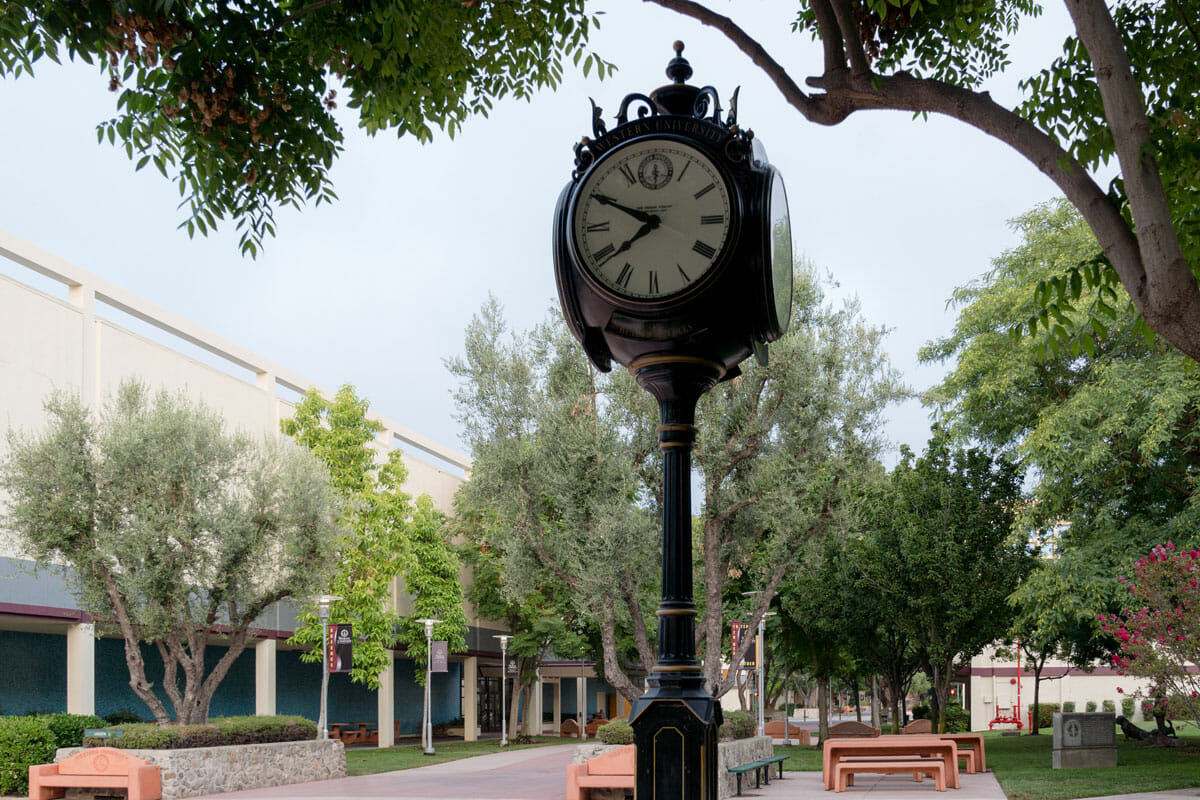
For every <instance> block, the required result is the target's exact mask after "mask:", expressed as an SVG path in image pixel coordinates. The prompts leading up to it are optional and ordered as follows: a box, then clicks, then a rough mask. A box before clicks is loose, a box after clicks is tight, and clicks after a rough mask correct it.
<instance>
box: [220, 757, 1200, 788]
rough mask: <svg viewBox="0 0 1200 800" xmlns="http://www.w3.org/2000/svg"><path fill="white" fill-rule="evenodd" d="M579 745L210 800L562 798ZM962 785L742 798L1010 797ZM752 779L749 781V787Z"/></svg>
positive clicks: (865, 779) (808, 775)
mask: <svg viewBox="0 0 1200 800" xmlns="http://www.w3.org/2000/svg"><path fill="white" fill-rule="evenodd" d="M574 751H575V745H574V744H569V745H553V746H550V747H535V748H531V749H528V750H514V751H510V752H506V753H494V754H491V755H486V756H476V757H475V758H466V759H461V760H458V761H447V762H445V763H442V764H433V765H430V766H428V767H417V768H415V769H406V770H400V771H398V772H384V773H381V774H378V775H364V776H362V777H358V778H339V779H337V780H331V781H317V782H314V783H299V784H293V785H291V786H278V787H274V788H270V789H250V790H247V791H244V792H230V793H229V794H219V795H207V796H206V800H218V799H219V800H240V799H241V798H245V800H287V799H288V798H296V799H297V800H303V798H321V799H322V800H359V799H360V798H388V800H562V798H563V795H564V793H565V790H566V765H567V764H569V763H571V757H572V755H573V754H574ZM959 779H960V783H961V788H960V789H957V790H951V791H949V792H946V793H944V794H943V793H937V792H935V791H934V789H933V786H932V783H931V782H930V781H923V782H921V783H917V782H916V781H914V780H913V779H912V778H911V776H904V775H879V776H874V775H859V776H857V777H856V778H855V780H854V784H855V785H854V786H853V787H851V788H850V789H849V790H848V791H847V792H846V793H845V794H841V795H835V794H834V793H833V792H829V793H826V792H825V790H824V788H823V786H822V783H821V773H820V772H785V773H784V779H783V780H778V779H772V780H771V783H770V785H764V786H762V787H760V788H758V789H754V788H743V790H742V796H743V797H754V798H762V799H763V800H818V799H821V800H834V798H835V797H836V798H838V800H841V799H842V798H845V800H855V798H859V799H860V800H861V799H862V798H863V797H864V796H867V800H1005V797H1004V792H1003V791H1002V790H1001V789H1000V784H999V782H998V781H997V780H996V778H995V776H994V775H993V774H992V773H990V772H988V773H986V774H977V775H967V774H965V773H962V774H960V775H959ZM753 780H754V779H753V778H751V779H750V781H751V786H752V784H753ZM1095 800H1200V788H1191V789H1176V790H1174V791H1170V792H1146V793H1139V794H1126V795H1114V796H1112V797H1107V798H1096V799H1095Z"/></svg>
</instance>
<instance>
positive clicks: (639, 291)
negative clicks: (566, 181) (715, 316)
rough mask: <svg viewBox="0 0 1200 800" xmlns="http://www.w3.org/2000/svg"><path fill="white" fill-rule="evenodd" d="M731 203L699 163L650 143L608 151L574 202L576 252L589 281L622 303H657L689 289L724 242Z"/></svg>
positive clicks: (674, 147)
mask: <svg viewBox="0 0 1200 800" xmlns="http://www.w3.org/2000/svg"><path fill="white" fill-rule="evenodd" d="M731 202H732V201H731V199H730V196H729V190H728V188H727V187H726V184H725V181H724V179H723V178H722V177H721V174H720V173H719V172H718V171H717V168H716V166H715V165H714V164H713V163H712V161H710V160H709V159H708V158H707V157H706V156H705V155H703V154H702V153H700V152H699V151H698V150H695V149H694V148H692V147H689V146H688V145H686V144H682V143H678V142H675V141H673V140H663V139H656V140H650V141H643V142H635V143H634V144H631V145H627V146H626V147H623V148H621V149H620V150H617V151H614V152H613V153H612V154H610V155H609V156H608V157H607V158H605V159H604V160H603V161H601V162H600V163H599V164H597V166H596V167H595V168H594V169H593V170H592V172H591V173H590V174H589V175H588V177H587V178H586V179H585V180H584V183H583V185H582V186H581V187H580V189H579V192H578V194H577V195H576V199H575V211H574V218H573V221H572V228H573V232H574V236H575V245H576V252H577V253H578V255H579V257H580V259H581V261H582V262H583V265H584V267H585V268H586V269H587V271H588V272H589V273H590V274H591V276H592V277H593V278H594V279H595V280H596V281H597V282H599V283H600V284H601V285H603V286H604V287H606V288H608V289H609V290H611V291H613V292H615V293H616V294H619V295H621V296H623V297H628V298H631V299H635V300H639V301H649V302H653V301H657V300H661V299H664V298H668V297H670V296H672V295H676V294H679V293H681V292H683V291H685V290H687V289H688V288H690V287H692V286H694V285H696V284H697V283H698V282H699V281H700V280H701V279H703V278H704V277H705V276H706V275H708V274H709V271H710V270H712V268H713V267H714V266H715V265H716V263H717V259H718V258H719V257H720V255H721V253H722V251H723V250H724V248H725V244H726V240H727V239H728V238H729V230H730V225H731V213H732V212H731Z"/></svg>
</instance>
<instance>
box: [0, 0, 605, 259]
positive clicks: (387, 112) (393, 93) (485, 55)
mask: <svg viewBox="0 0 1200 800" xmlns="http://www.w3.org/2000/svg"><path fill="white" fill-rule="evenodd" d="M0 19H3V23H0V76H9V75H12V76H14V77H17V76H20V75H21V74H22V73H26V72H32V70H33V65H34V64H35V63H36V62H37V61H39V60H41V59H42V58H50V59H52V60H54V61H58V60H59V59H60V58H61V56H62V55H63V54H66V55H68V56H69V57H71V58H76V57H78V58H81V59H83V60H84V61H86V62H87V63H89V64H93V63H94V64H97V65H98V66H99V68H100V70H101V71H102V72H104V73H106V74H107V82H108V87H109V90H110V91H112V92H119V93H120V94H119V95H118V99H117V109H118V115H117V116H116V117H114V118H113V119H112V120H110V121H109V122H107V123H104V124H102V125H101V126H100V127H99V128H98V129H97V134H98V136H99V138H101V139H103V138H104V137H105V136H107V137H108V140H109V141H110V142H113V143H115V142H116V141H117V140H118V139H119V140H120V142H121V144H122V146H123V147H124V149H125V152H126V153H127V154H128V156H129V158H130V159H131V160H132V159H137V168H138V169H141V168H143V167H144V166H146V165H147V164H149V163H153V164H154V166H155V167H156V168H157V169H158V170H159V171H160V172H161V173H162V174H163V175H164V176H169V177H170V178H171V179H172V180H174V181H175V182H176V183H178V184H179V191H180V195H181V196H182V197H183V199H184V202H185V204H186V205H187V207H188V212H189V213H188V215H187V217H186V218H185V220H184V222H183V225H184V226H186V227H187V230H188V233H189V235H191V234H193V233H194V232H195V231H200V232H201V233H207V232H208V231H209V230H211V229H214V228H215V227H216V226H217V224H218V220H222V219H230V220H232V221H234V222H236V223H237V227H238V228H239V229H240V230H242V231H243V233H242V237H241V249H242V252H243V253H249V254H251V255H254V254H255V253H257V251H258V249H259V248H260V247H261V246H262V242H263V239H264V237H266V236H268V235H274V233H275V223H274V210H275V208H276V207H279V206H299V205H301V204H302V203H304V202H306V201H310V200H311V201H314V202H315V203H316V204H318V205H319V204H321V203H323V202H329V201H331V200H333V199H335V197H336V195H335V194H334V193H333V187H332V185H331V182H330V180H329V170H330V168H331V167H332V165H333V160H334V159H335V158H336V157H337V155H338V154H339V152H340V151H341V149H342V132H341V129H340V128H339V126H338V124H337V122H336V121H335V119H334V116H333V113H332V112H333V109H335V108H336V107H337V99H336V98H337V96H338V92H339V91H341V92H343V93H345V94H346V95H348V100H347V101H346V102H347V105H348V106H349V107H350V108H353V109H356V110H357V113H358V117H359V125H360V126H361V127H362V128H363V129H365V130H366V131H367V132H368V133H371V134H374V133H377V132H378V131H381V130H386V129H389V128H394V129H395V130H396V132H397V134H398V135H405V134H409V135H412V136H415V137H417V138H418V139H419V140H421V141H427V140H429V139H430V138H431V137H432V126H436V127H439V128H441V129H443V130H445V131H446V132H447V133H448V134H449V135H451V136H453V135H454V134H455V132H456V131H458V129H459V128H460V127H461V126H462V123H463V122H464V120H466V119H467V118H468V117H469V116H471V115H473V114H483V115H486V114H487V113H488V111H489V109H491V107H492V104H493V103H494V102H495V101H496V100H499V99H501V98H503V97H507V96H509V95H513V96H515V97H521V98H525V97H529V96H530V94H531V93H532V92H534V91H535V90H536V89H538V88H541V87H546V86H551V87H553V86H555V85H557V84H558V82H559V81H560V80H561V79H562V68H563V60H564V58H565V57H568V56H569V57H571V58H573V60H574V62H575V63H576V64H577V65H578V64H580V63H581V59H583V61H582V64H583V68H584V71H585V72H587V71H588V70H589V69H590V68H591V67H592V66H593V65H594V66H595V68H596V70H597V72H598V73H600V74H604V73H605V72H607V71H608V70H609V69H610V67H609V65H608V64H607V63H606V62H605V61H603V60H601V59H599V58H597V57H596V56H595V55H594V54H591V53H587V52H586V49H585V42H586V37H587V34H588V31H589V29H590V27H591V26H593V25H595V24H597V23H596V19H595V17H593V16H591V15H588V14H586V13H584V10H583V2H582V0H570V2H566V3H562V2H556V1H555V0H533V1H532V2H521V3H506V2H491V1H490V0H468V2H462V3H450V4H431V3H425V2H397V3H374V4H364V3H356V2H337V0H315V2H307V3H303V2H293V0H250V2H241V3H225V2H217V1H216V0H202V1H201V2H192V3H179V2H174V0H129V2H123V3H78V2H71V1H70V0H41V1H40V2H35V3H17V2H4V3H0Z"/></svg>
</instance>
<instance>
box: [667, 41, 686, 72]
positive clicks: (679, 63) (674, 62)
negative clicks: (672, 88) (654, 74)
mask: <svg viewBox="0 0 1200 800" xmlns="http://www.w3.org/2000/svg"><path fill="white" fill-rule="evenodd" d="M673 47H674V48H675V57H674V58H672V59H671V60H670V62H669V63H668V64H667V77H668V78H670V79H671V80H673V81H675V83H687V79H688V78H690V77H692V65H691V64H689V63H688V60H687V59H686V58H684V57H683V42H681V41H679V40H678V39H676V40H675V44H674V45H673Z"/></svg>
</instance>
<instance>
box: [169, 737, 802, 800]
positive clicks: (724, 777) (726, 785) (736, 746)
mask: <svg viewBox="0 0 1200 800" xmlns="http://www.w3.org/2000/svg"><path fill="white" fill-rule="evenodd" d="M618 747H624V745H615V744H602V743H600V742H596V743H592V742H588V743H586V744H581V745H578V746H576V748H575V758H574V759H572V763H574V764H582V763H583V762H585V761H587V760H588V759H589V758H595V757H596V756H598V755H600V754H602V753H607V752H608V751H609V750H615V749H616V748H618ZM774 753H775V749H774V747H773V746H772V744H771V738H770V737H769V736H755V737H753V738H750V739H735V740H734V741H732V742H721V743H719V744H718V745H717V796H718V797H720V798H722V800H723V798H726V797H734V796H735V795H736V794H737V776H736V775H731V774H729V772H727V770H728V769H729V767H731V766H737V765H738V764H746V763H749V762H751V761H758V760H760V759H763V758H767V757H768V756H771V755H773V754H774ZM773 769H775V770H776V771H778V769H779V768H778V767H773ZM750 780H751V781H753V780H754V776H753V775H751V776H750ZM745 782H746V778H745V777H744V776H743V777H742V783H743V784H745ZM745 790H746V787H745V785H743V786H742V791H743V792H745ZM589 796H590V797H592V798H593V800H625V798H626V797H632V796H633V794H632V792H630V793H629V794H628V795H627V794H626V790H625V789H592V790H591V794H590V795H589ZM164 800H165V799H164Z"/></svg>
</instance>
